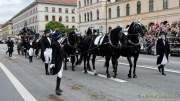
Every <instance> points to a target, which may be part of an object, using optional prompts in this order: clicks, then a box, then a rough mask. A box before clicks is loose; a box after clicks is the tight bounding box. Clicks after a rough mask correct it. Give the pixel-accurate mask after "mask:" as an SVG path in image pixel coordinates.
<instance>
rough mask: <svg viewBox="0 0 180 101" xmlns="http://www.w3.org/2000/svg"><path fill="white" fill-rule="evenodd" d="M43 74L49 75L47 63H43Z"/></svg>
mask: <svg viewBox="0 0 180 101" xmlns="http://www.w3.org/2000/svg"><path fill="white" fill-rule="evenodd" d="M45 72H46V75H49V71H48V64H47V63H45Z"/></svg>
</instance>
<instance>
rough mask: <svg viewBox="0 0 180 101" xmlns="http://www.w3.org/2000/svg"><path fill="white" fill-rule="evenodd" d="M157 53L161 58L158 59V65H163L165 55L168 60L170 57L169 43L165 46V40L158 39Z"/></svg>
mask: <svg viewBox="0 0 180 101" xmlns="http://www.w3.org/2000/svg"><path fill="white" fill-rule="evenodd" d="M156 53H157V55H159V57H158V58H157V64H161V62H162V60H163V56H164V55H165V56H166V58H167V59H168V56H169V54H170V46H169V43H168V41H165V45H164V42H163V40H162V39H158V41H157V44H156Z"/></svg>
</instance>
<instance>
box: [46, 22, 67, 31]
mask: <svg viewBox="0 0 180 101" xmlns="http://www.w3.org/2000/svg"><path fill="white" fill-rule="evenodd" d="M46 29H52V30H58V31H61V32H66V28H65V26H64V25H63V24H62V23H59V22H56V21H50V22H49V23H47V24H46Z"/></svg>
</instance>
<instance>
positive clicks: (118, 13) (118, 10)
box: [117, 6, 120, 17]
mask: <svg viewBox="0 0 180 101" xmlns="http://www.w3.org/2000/svg"><path fill="white" fill-rule="evenodd" d="M117 17H120V6H117Z"/></svg>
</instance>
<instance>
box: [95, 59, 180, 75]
mask: <svg viewBox="0 0 180 101" xmlns="http://www.w3.org/2000/svg"><path fill="white" fill-rule="evenodd" d="M97 61H99V62H104V61H105V60H97ZM118 64H119V65H125V66H129V64H127V63H118ZM137 67H140V68H146V69H152V70H157V67H154V66H148V65H137ZM165 71H167V72H171V73H177V74H180V71H178V70H173V69H167V68H165Z"/></svg>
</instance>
